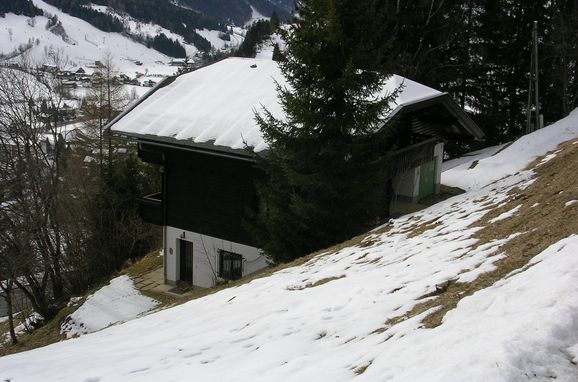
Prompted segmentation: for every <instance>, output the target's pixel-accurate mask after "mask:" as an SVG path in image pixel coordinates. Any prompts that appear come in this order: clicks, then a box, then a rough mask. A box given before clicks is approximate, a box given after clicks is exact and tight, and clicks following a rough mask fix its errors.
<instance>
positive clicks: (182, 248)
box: [177, 239, 194, 285]
mask: <svg viewBox="0 0 578 382" xmlns="http://www.w3.org/2000/svg"><path fill="white" fill-rule="evenodd" d="M177 240H178V243H179V245H178V248H179V261H178V269H179V279H178V281H183V282H187V283H191V285H193V269H194V268H193V265H194V261H193V259H194V245H193V242H192V241H189V240H185V239H177ZM187 249H188V250H189V251H187ZM187 259H190V272H191V274H190V279H185V278H184V277H183V273H185V272H183V269H184V270H185V271H186V268H187V267H186V266H187V264H186V261H187ZM185 276H188V275H186V274H185Z"/></svg>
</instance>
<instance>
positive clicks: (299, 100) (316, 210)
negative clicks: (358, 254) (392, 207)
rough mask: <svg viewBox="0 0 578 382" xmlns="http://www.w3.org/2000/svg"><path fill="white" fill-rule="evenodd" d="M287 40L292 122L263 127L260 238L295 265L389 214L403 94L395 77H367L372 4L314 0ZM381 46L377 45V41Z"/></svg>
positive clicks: (301, 6) (286, 97)
mask: <svg viewBox="0 0 578 382" xmlns="http://www.w3.org/2000/svg"><path fill="white" fill-rule="evenodd" d="M296 6H297V12H298V17H297V19H296V21H295V23H294V24H293V26H292V27H291V28H290V30H289V31H288V32H285V33H284V34H285V36H284V38H285V41H286V43H287V50H286V52H285V56H286V57H285V61H282V62H280V64H279V66H280V68H281V71H282V73H283V75H284V76H285V78H286V80H287V83H288V84H289V86H288V87H287V88H285V87H282V86H278V94H279V98H280V102H281V104H282V107H283V110H284V111H285V114H286V119H285V120H279V119H276V118H274V117H273V116H272V115H271V114H270V113H269V112H267V111H264V113H263V114H261V115H257V117H256V118H257V121H258V123H259V125H260V128H261V130H262V132H263V135H264V137H265V139H266V140H267V142H268V144H269V150H268V152H267V153H266V154H265V156H263V157H260V158H258V162H259V165H260V166H261V168H262V169H263V170H264V171H265V173H266V180H265V181H264V182H263V183H261V184H260V185H259V186H258V193H259V197H260V199H261V206H262V208H261V210H260V211H259V214H258V216H257V223H256V224H255V226H254V232H255V234H256V237H257V240H258V241H259V243H260V245H261V246H262V248H264V249H265V251H266V252H267V254H268V255H270V256H271V257H272V258H273V259H275V260H277V261H288V260H292V259H294V258H296V257H299V256H302V255H304V254H306V253H308V252H310V251H313V250H316V249H319V248H323V247H325V246H328V245H330V244H333V243H336V242H339V241H340V240H344V239H346V238H348V237H350V236H351V235H352V234H355V233H357V232H359V231H361V230H363V229H365V228H367V227H368V226H369V225H370V224H371V223H374V222H375V219H376V218H377V217H378V216H384V215H385V214H386V213H387V211H386V210H387V207H386V202H385V199H386V195H385V190H386V185H385V179H386V177H385V172H386V170H387V168H386V167H387V166H386V163H387V159H386V157H387V155H386V154H387V152H388V149H387V147H388V146H389V144H390V143H389V142H390V137H391V134H390V132H388V131H383V130H379V126H380V122H381V117H383V116H384V114H385V113H386V112H387V111H388V108H389V106H388V105H389V102H390V101H391V100H392V99H393V97H394V96H395V94H389V95H385V96H384V95H381V96H380V95H378V94H379V92H380V90H381V89H382V87H383V85H384V81H385V80H386V78H387V76H386V75H385V74H384V73H379V72H376V71H373V70H365V68H364V62H365V57H366V54H367V51H365V50H364V49H371V46H372V43H373V42H374V41H371V40H366V41H364V42H363V44H360V42H361V38H363V37H365V36H366V35H367V32H368V31H367V30H366V29H365V25H364V24H363V23H360V22H359V20H361V18H359V17H363V16H368V14H367V12H371V6H369V7H368V5H367V4H365V3H364V4H360V3H359V2H357V1H352V0H308V1H299V2H297V4H296ZM375 42H376V41H375Z"/></svg>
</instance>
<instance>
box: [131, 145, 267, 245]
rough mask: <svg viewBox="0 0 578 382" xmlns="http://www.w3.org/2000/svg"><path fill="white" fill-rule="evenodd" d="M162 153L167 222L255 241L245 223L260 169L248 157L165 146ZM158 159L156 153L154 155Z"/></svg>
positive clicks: (239, 240)
mask: <svg viewBox="0 0 578 382" xmlns="http://www.w3.org/2000/svg"><path fill="white" fill-rule="evenodd" d="M141 146H142V147H143V148H144V149H146V150H147V151H149V152H150V151H161V152H162V153H163V154H164V156H163V158H164V160H163V165H164V167H165V179H166V187H165V189H166V196H165V198H164V202H165V203H166V224H167V225H169V226H172V227H177V228H181V229H183V230H187V231H192V232H197V233H200V234H204V235H209V236H213V237H217V238H220V239H225V240H230V241H233V242H236V243H241V244H247V245H255V243H254V241H253V240H252V238H251V237H250V235H249V234H248V233H247V231H246V229H245V224H246V222H247V221H248V219H249V214H248V210H249V209H253V210H254V209H255V208H256V206H257V196H256V191H255V180H256V178H257V176H258V174H259V172H258V170H256V169H255V168H254V165H253V163H252V162H250V161H245V160H239V159H235V158H228V157H219V156H215V155H209V154H204V153H197V152H192V151H186V150H178V149H173V148H167V147H160V146H152V145H145V144H142V145H141ZM154 157H158V156H154Z"/></svg>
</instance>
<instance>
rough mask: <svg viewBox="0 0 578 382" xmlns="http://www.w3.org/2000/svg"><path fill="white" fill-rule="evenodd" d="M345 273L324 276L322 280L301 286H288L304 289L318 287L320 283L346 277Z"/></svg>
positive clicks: (289, 288)
mask: <svg viewBox="0 0 578 382" xmlns="http://www.w3.org/2000/svg"><path fill="white" fill-rule="evenodd" d="M344 277H345V275H341V276H332V277H326V278H323V279H321V280H317V281H315V282H314V283H307V284H305V285H304V286H300V287H288V288H287V290H303V289H308V288H315V287H318V286H320V285H323V284H327V283H328V282H331V281H334V280H339V279H342V278H344Z"/></svg>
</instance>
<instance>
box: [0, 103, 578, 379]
mask: <svg viewBox="0 0 578 382" xmlns="http://www.w3.org/2000/svg"><path fill="white" fill-rule="evenodd" d="M577 137H578V111H574V112H573V113H572V114H571V115H570V116H569V117H567V118H565V119H563V120H561V121H559V122H557V123H556V124H554V125H551V126H548V127H546V128H545V129H542V130H539V131H538V132H536V133H533V134H531V135H528V136H525V137H522V138H521V139H519V140H518V141H516V142H515V143H513V144H512V145H509V146H507V147H501V148H499V149H498V148H496V149H488V150H485V151H484V152H482V153H477V155H476V156H474V157H471V158H468V159H463V160H461V163H457V164H456V163H454V164H455V166H453V167H452V168H451V169H449V170H447V171H446V172H445V173H444V175H443V179H444V180H445V182H446V184H449V185H456V184H461V185H463V186H464V187H466V188H467V189H468V192H467V193H465V194H462V195H459V196H456V197H453V198H451V199H448V200H446V201H443V202H440V203H438V204H436V205H434V206H432V207H430V208H428V209H426V210H423V211H421V212H417V213H414V214H411V215H407V216H404V217H401V218H399V219H395V220H392V221H391V222H390V223H389V224H386V225H384V226H382V227H378V228H376V229H375V230H373V231H371V232H369V233H367V234H366V235H362V236H360V237H357V238H354V239H352V240H350V241H349V242H346V243H343V244H341V245H339V246H336V247H334V248H330V249H328V250H326V251H323V252H322V253H318V254H314V255H311V256H309V257H308V258H307V259H304V260H303V261H300V264H294V265H295V266H293V267H287V268H283V269H280V270H278V271H277V272H275V273H273V274H272V275H270V276H268V277H262V278H257V279H255V280H253V281H251V282H249V283H245V284H240V285H238V286H235V287H231V288H227V289H225V290H222V291H220V292H217V293H215V294H213V295H209V296H206V297H203V298H200V299H196V300H193V301H190V302H188V303H185V304H183V305H180V306H176V307H173V308H170V309H166V310H163V311H160V312H157V313H153V314H150V315H148V316H146V317H143V318H140V319H136V320H133V321H130V322H127V323H125V324H122V325H117V326H113V327H111V328H108V329H105V330H102V331H100V332H96V333H93V334H89V335H85V336H82V337H80V338H77V339H72V340H69V341H65V342H61V343H58V344H54V345H51V346H48V347H45V348H41V349H37V350H33V351H29V352H25V353H20V354H15V355H11V356H6V357H2V358H0V379H6V380H10V381H12V382H20V381H38V380H50V381H79V380H80V381H89V380H90V381H116V380H122V381H158V380H191V379H194V380H196V381H217V380H223V381H270V380H295V381H302V380H322V381H344V380H350V379H353V378H356V379H358V380H362V381H363V380H366V381H375V380H388V381H464V380H468V381H503V380H505V381H520V380H535V381H546V380H552V379H557V380H563V381H575V380H576V376H577V375H578V366H577V363H578V284H577V283H576V280H577V279H578V256H576V254H577V253H578V182H577V179H576V177H577V175H576V170H575V169H576V168H578V140H577V139H576V138H577ZM562 142H565V143H563V144H562V145H560V146H558V144H559V143H562ZM496 151H497V152H496ZM464 181H466V182H464Z"/></svg>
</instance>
